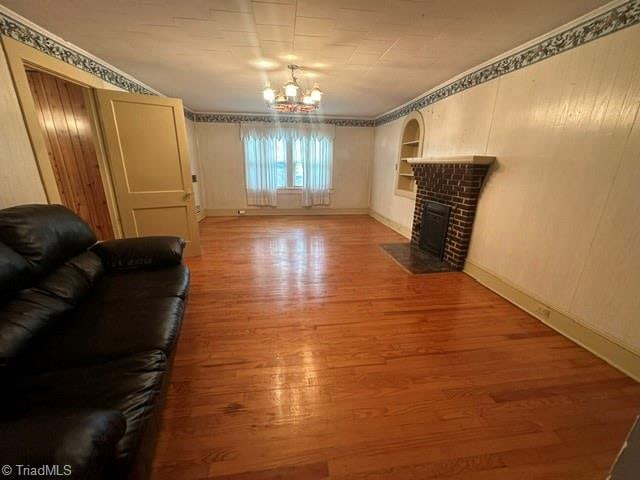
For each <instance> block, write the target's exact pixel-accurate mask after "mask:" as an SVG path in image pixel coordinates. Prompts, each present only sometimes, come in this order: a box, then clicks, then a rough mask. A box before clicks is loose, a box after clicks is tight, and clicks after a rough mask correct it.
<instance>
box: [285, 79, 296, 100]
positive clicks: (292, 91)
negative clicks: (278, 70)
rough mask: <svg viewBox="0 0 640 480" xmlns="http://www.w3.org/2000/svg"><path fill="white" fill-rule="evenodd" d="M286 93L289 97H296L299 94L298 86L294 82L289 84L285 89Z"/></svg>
mask: <svg viewBox="0 0 640 480" xmlns="http://www.w3.org/2000/svg"><path fill="white" fill-rule="evenodd" d="M284 93H285V94H286V95H287V97H295V96H296V95H297V94H298V86H297V85H295V84H294V83H293V82H289V83H287V85H286V86H285V87H284Z"/></svg>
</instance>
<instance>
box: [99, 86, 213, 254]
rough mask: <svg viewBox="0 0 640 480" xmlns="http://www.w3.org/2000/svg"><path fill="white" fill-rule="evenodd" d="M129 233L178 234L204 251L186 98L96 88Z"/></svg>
mask: <svg viewBox="0 0 640 480" xmlns="http://www.w3.org/2000/svg"><path fill="white" fill-rule="evenodd" d="M96 96H97V99H98V104H99V106H100V117H101V121H102V125H103V130H104V136H105V143H106V148H107V153H108V157H109V163H110V166H111V171H112V174H113V184H114V190H115V193H116V198H117V201H118V209H119V210H120V217H121V219H122V228H123V231H124V234H125V236H126V237H140V236H147V235H177V236H180V237H182V238H184V239H185V241H186V242H187V246H186V254H187V255H199V254H200V236H199V232H198V223H197V219H196V213H195V204H194V199H193V195H192V183H191V166H190V163H189V157H188V153H187V152H188V150H187V137H186V129H185V124H184V110H183V107H182V101H181V100H179V99H174V98H165V97H156V96H149V95H137V94H132V93H125V92H115V91H112V90H96Z"/></svg>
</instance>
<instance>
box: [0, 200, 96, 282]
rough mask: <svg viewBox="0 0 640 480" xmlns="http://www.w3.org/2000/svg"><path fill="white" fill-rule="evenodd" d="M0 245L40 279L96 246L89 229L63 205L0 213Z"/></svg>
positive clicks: (0, 211) (25, 207)
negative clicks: (6, 247)
mask: <svg viewBox="0 0 640 480" xmlns="http://www.w3.org/2000/svg"><path fill="white" fill-rule="evenodd" d="M0 242H3V243H4V244H6V245H7V246H8V247H10V248H11V249H13V250H14V251H15V252H16V253H19V254H20V255H22V256H23V257H24V259H25V260H26V262H27V264H28V266H29V270H30V272H31V273H32V274H33V276H34V278H35V277H42V276H44V275H45V274H46V273H48V272H51V271H52V270H53V269H54V268H55V267H57V266H58V265H61V264H63V263H64V262H65V261H66V260H67V259H69V258H71V257H73V256H74V255H77V254H78V253H81V252H84V251H86V250H87V249H88V248H89V247H90V246H91V245H93V244H94V243H95V242H96V236H95V234H94V233H93V231H92V230H91V227H90V226H89V225H88V224H87V223H86V222H85V221H84V220H82V219H81V218H80V217H79V216H77V215H76V214H75V213H73V212H72V211H71V210H69V209H68V208H66V207H63V206H62V205H20V206H16V207H11V208H6V209H4V210H0Z"/></svg>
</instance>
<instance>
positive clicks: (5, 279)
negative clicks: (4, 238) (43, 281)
mask: <svg viewBox="0 0 640 480" xmlns="http://www.w3.org/2000/svg"><path fill="white" fill-rule="evenodd" d="M28 281H29V264H28V263H27V261H26V260H25V259H24V258H23V257H22V256H21V255H18V254H17V253H16V252H14V251H13V250H12V249H11V248H9V247H8V246H7V245H5V244H4V243H1V242H0V303H1V302H3V301H4V300H6V299H7V298H9V297H11V295H12V294H13V293H15V292H17V291H18V290H20V289H21V288H23V287H25V286H26V285H27V282H28Z"/></svg>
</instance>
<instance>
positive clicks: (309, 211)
mask: <svg viewBox="0 0 640 480" xmlns="http://www.w3.org/2000/svg"><path fill="white" fill-rule="evenodd" d="M243 210H244V211H245V213H244V214H242V215H241V214H239V213H238V210H231V209H209V208H207V209H206V210H205V211H204V213H205V215H206V216H207V217H248V216H269V215H367V214H368V213H369V209H368V208H322V207H320V208H245V209H243Z"/></svg>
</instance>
